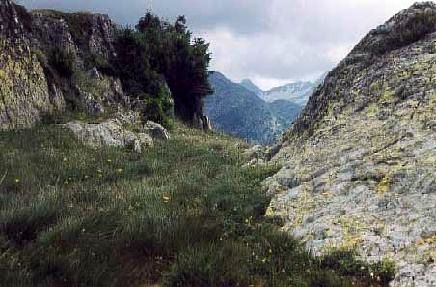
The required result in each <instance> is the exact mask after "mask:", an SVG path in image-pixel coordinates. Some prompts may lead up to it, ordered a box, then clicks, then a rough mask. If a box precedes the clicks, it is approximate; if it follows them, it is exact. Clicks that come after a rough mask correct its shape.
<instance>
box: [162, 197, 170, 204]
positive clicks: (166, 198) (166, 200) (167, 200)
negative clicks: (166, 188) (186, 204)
mask: <svg viewBox="0 0 436 287" xmlns="http://www.w3.org/2000/svg"><path fill="white" fill-rule="evenodd" d="M162 198H163V200H164V202H165V203H168V202H169V201H170V197H169V196H165V195H164V196H163V197H162Z"/></svg>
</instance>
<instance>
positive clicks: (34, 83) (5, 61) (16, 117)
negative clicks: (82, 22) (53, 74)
mask: <svg viewBox="0 0 436 287" xmlns="http://www.w3.org/2000/svg"><path fill="white" fill-rule="evenodd" d="M30 21H31V19H30V17H29V15H28V14H27V12H26V11H24V9H23V8H21V7H18V6H15V5H13V4H12V3H11V2H9V1H4V0H2V1H0V129H3V128H7V127H23V126H28V125H29V124H32V123H33V122H34V121H36V120H38V119H39V118H40V117H41V113H44V112H49V111H51V110H53V109H55V108H61V107H62V105H63V101H62V99H61V98H59V97H56V96H53V97H51V96H50V93H49V87H48V85H47V79H46V77H45V74H44V70H43V67H42V66H41V64H40V62H39V61H38V59H37V55H36V54H35V52H34V51H33V50H32V49H31V35H30V32H29V31H30V30H29V29H30V28H29V25H30Z"/></svg>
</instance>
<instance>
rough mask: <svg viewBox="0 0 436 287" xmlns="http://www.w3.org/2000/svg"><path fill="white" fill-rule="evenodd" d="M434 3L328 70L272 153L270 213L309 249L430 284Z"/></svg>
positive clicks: (435, 127)
mask: <svg viewBox="0 0 436 287" xmlns="http://www.w3.org/2000/svg"><path fill="white" fill-rule="evenodd" d="M435 115H436V4H435V3H433V2H423V3H417V4H414V5H413V6H411V7H410V8H409V9H406V10H403V11H401V12H399V13H398V14H397V15H395V16H394V17H393V18H391V19H390V20H388V21H387V22H386V23H385V24H383V25H381V26H379V27H377V28H376V29H374V30H372V31H370V32H369V33H368V35H367V36H366V37H364V38H363V39H362V41H361V42H360V43H358V44H357V46H356V47H355V48H354V49H353V50H352V51H351V53H350V54H349V55H348V56H347V57H346V58H345V59H344V60H342V61H341V63H340V64H339V65H338V66H337V67H336V68H335V69H334V70H333V71H331V72H330V73H329V74H328V75H327V77H326V79H325V80H324V82H323V83H322V85H321V86H320V87H319V88H318V89H317V90H316V91H315V93H314V94H313V96H312V97H311V98H310V100H309V102H308V104H307V106H306V107H305V109H304V110H303V112H302V114H301V115H300V116H299V118H298V119H297V120H296V121H295V122H294V124H293V125H292V127H291V128H290V129H289V130H288V131H287V132H286V134H285V136H284V139H283V141H282V142H281V144H280V145H278V146H277V147H276V149H275V152H274V153H271V154H270V156H272V159H271V160H272V162H277V163H280V164H281V165H282V166H283V168H282V169H281V170H280V171H279V172H278V173H277V174H276V175H275V176H273V177H272V178H270V179H269V180H267V181H266V182H265V184H266V185H267V186H269V192H270V194H274V198H273V200H272V202H271V204H270V206H269V208H268V211H267V214H268V215H269V216H272V217H281V218H283V221H284V230H287V231H288V232H289V233H291V234H293V235H294V236H295V237H296V238H299V239H302V240H303V241H304V242H306V245H307V247H308V249H310V250H311V251H312V252H314V253H315V254H330V253H332V252H333V251H341V252H343V251H350V252H357V254H359V256H360V257H361V258H362V259H364V260H366V261H368V262H381V263H380V264H381V266H393V268H394V270H395V279H394V281H393V282H392V283H391V285H390V286H423V287H425V286H428V287H429V286H436V253H435V250H436V209H435V206H436V179H435V174H436V167H435V161H436V117H435Z"/></svg>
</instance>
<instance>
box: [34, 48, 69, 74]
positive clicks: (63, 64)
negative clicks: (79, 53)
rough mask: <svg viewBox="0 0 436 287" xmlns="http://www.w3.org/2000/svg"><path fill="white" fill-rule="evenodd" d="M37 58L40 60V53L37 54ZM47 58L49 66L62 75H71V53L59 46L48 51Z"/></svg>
mask: <svg viewBox="0 0 436 287" xmlns="http://www.w3.org/2000/svg"><path fill="white" fill-rule="evenodd" d="M38 58H39V60H41V59H42V57H41V55H39V56H38ZM48 59H49V60H48V63H49V64H50V66H51V67H53V68H54V69H55V70H56V71H57V72H58V73H59V75H61V76H62V77H65V78H70V77H71V76H72V75H73V73H74V55H73V54H72V53H70V52H67V51H65V50H62V49H59V48H54V49H52V50H51V51H50V54H49V56H48ZM42 63H43V62H42Z"/></svg>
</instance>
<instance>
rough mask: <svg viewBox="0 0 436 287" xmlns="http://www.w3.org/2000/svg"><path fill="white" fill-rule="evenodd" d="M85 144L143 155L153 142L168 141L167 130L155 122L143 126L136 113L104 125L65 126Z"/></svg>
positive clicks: (119, 117) (77, 124) (82, 124)
mask: <svg viewBox="0 0 436 287" xmlns="http://www.w3.org/2000/svg"><path fill="white" fill-rule="evenodd" d="M65 127H66V128H68V129H69V130H71V131H72V132H73V134H74V135H75V136H76V137H77V138H78V139H79V140H80V141H82V142H83V143H85V144H87V145H90V146H93V147H102V146H118V147H124V148H130V149H132V150H133V151H135V152H137V153H141V152H142V151H143V149H144V148H146V147H149V146H152V145H153V140H168V139H169V138H170V137H169V134H168V132H167V130H166V129H165V128H163V127H162V126H161V125H159V124H157V123H154V122H150V121H149V122H147V123H146V124H145V125H142V124H141V121H140V116H139V115H138V114H135V113H130V114H127V115H119V116H118V117H117V118H115V119H110V120H107V121H104V122H102V123H84V122H80V121H74V122H70V123H68V124H66V125H65Z"/></svg>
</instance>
